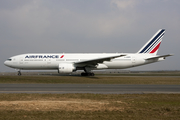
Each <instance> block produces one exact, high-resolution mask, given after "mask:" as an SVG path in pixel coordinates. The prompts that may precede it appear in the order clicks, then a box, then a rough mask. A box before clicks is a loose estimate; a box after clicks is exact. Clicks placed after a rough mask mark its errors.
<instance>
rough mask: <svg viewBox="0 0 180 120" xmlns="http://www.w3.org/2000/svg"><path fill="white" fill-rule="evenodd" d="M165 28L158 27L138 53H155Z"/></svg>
mask: <svg viewBox="0 0 180 120" xmlns="http://www.w3.org/2000/svg"><path fill="white" fill-rule="evenodd" d="M164 33H165V29H160V30H159V31H158V32H157V33H156V34H155V35H154V36H153V37H152V38H151V39H150V40H149V41H148V42H147V43H146V44H145V45H144V46H143V47H142V48H141V49H140V50H139V51H138V53H152V54H157V51H158V49H159V46H160V44H161V41H162V38H163V36H164Z"/></svg>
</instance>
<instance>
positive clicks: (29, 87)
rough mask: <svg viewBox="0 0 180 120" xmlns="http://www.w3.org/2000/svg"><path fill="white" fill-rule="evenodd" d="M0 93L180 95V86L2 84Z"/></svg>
mask: <svg viewBox="0 0 180 120" xmlns="http://www.w3.org/2000/svg"><path fill="white" fill-rule="evenodd" d="M0 93H40V94H47V93H51V94H65V93H93V94H143V93H180V85H129V84H128V85H127V84H0Z"/></svg>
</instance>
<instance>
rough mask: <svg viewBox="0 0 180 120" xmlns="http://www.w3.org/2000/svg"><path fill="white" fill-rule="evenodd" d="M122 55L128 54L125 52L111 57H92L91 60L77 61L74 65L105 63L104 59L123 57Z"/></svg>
mask: <svg viewBox="0 0 180 120" xmlns="http://www.w3.org/2000/svg"><path fill="white" fill-rule="evenodd" d="M122 56H126V55H125V54H121V55H114V56H109V57H102V58H95V59H90V60H85V61H78V62H75V63H74V65H75V66H81V67H84V66H95V65H97V64H98V63H103V62H104V61H110V60H111V59H114V58H117V57H122Z"/></svg>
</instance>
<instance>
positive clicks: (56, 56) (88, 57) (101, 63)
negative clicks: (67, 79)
mask: <svg viewBox="0 0 180 120" xmlns="http://www.w3.org/2000/svg"><path fill="white" fill-rule="evenodd" d="M164 33H165V29H160V30H159V31H157V33H156V34H155V35H154V36H153V37H152V38H151V39H150V40H149V41H148V42H147V43H146V44H145V45H144V46H143V47H142V48H141V49H140V50H139V51H138V52H137V53H72V54H70V53H69V54H66V53H28V54H21V55H16V56H13V57H10V58H9V59H7V60H6V61H5V62H4V64H5V65H6V66H8V67H11V68H15V69H17V70H18V75H21V70H57V71H58V73H72V72H75V71H77V70H84V72H83V73H81V75H82V76H94V73H93V72H92V70H100V69H124V68H131V67H135V66H140V65H145V64H149V63H154V62H158V61H162V60H165V58H166V57H168V56H171V54H167V55H157V52H158V49H159V46H160V44H161V41H162V38H163V36H164Z"/></svg>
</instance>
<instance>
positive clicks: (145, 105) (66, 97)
mask: <svg viewBox="0 0 180 120" xmlns="http://www.w3.org/2000/svg"><path fill="white" fill-rule="evenodd" d="M179 101H180V95H179V94H123V95H122V94H121V95H117V94H109V95H103V94H0V119H3V120H5V119H6V120H7V119H8V120H11V119H12V120H22V119H23V120H24V119H26V120H30V119H31V120H32V119H33V120H39V119H45V120H47V119H51V120H55V119H62V120H67V119H77V120H81V119H86V120H91V119H96V120H102V119H113V120H119V119H134V120H136V119H137V120H139V119H146V120H148V119H149V120H152V119H163V120H169V119H174V120H177V119H179V118H180V102H179Z"/></svg>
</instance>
